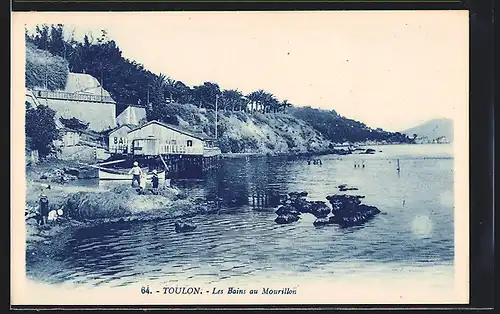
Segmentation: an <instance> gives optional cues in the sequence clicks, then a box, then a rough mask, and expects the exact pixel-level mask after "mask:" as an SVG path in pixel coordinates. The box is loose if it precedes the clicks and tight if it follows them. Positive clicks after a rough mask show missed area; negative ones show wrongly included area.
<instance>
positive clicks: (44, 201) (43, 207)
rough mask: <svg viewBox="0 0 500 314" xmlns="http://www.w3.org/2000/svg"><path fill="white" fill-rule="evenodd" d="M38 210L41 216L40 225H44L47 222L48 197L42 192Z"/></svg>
mask: <svg viewBox="0 0 500 314" xmlns="http://www.w3.org/2000/svg"><path fill="white" fill-rule="evenodd" d="M38 210H39V213H40V218H41V219H40V225H45V224H46V223H47V219H48V216H49V199H48V198H47V195H45V194H44V193H42V194H41V195H40V201H39V207H38Z"/></svg>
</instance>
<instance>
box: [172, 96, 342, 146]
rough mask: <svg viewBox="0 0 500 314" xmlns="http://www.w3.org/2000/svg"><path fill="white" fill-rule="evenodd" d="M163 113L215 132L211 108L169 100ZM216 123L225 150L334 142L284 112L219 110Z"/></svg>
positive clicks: (192, 127) (191, 126)
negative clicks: (201, 107)
mask: <svg viewBox="0 0 500 314" xmlns="http://www.w3.org/2000/svg"><path fill="white" fill-rule="evenodd" d="M164 115H166V116H169V117H170V118H169V119H168V122H169V123H173V124H178V125H180V126H182V127H184V128H186V129H190V130H192V131H194V132H202V133H204V134H206V135H210V136H214V135H215V111H214V110H211V109H208V110H206V109H199V108H198V107H196V106H194V105H190V104H182V105H181V104H177V103H172V104H169V105H168V109H167V110H166V112H164ZM166 122H167V121H166ZM217 125H218V130H217V133H218V138H219V141H220V146H221V150H222V152H224V153H288V152H294V153H305V152H320V151H325V150H328V149H329V148H331V147H332V145H333V144H332V143H331V142H330V141H328V140H327V139H326V138H325V137H324V136H323V135H322V134H321V133H320V132H318V131H316V130H314V129H313V128H312V127H311V126H310V125H309V124H307V123H306V122H304V121H301V120H299V119H297V118H295V117H293V116H292V115H289V114H285V113H273V114H264V113H260V112H255V113H252V114H250V113H246V112H243V111H237V112H231V111H220V112H219V113H218V123H217Z"/></svg>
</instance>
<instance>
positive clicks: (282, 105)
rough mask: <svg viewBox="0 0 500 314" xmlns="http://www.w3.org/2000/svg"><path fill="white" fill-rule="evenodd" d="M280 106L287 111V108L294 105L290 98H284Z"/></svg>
mask: <svg viewBox="0 0 500 314" xmlns="http://www.w3.org/2000/svg"><path fill="white" fill-rule="evenodd" d="M280 107H281V110H282V111H283V112H286V109H287V108H289V107H292V104H291V103H289V102H288V100H286V99H285V100H283V101H282V102H281V103H280Z"/></svg>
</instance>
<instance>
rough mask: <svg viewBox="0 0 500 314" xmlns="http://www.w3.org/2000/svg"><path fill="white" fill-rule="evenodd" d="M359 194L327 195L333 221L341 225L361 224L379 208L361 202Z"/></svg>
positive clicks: (377, 212) (376, 212)
mask: <svg viewBox="0 0 500 314" xmlns="http://www.w3.org/2000/svg"><path fill="white" fill-rule="evenodd" d="M363 197H364V196H361V195H330V196H328V197H327V199H328V201H330V203H331V204H332V207H333V209H332V213H334V216H332V217H330V219H331V221H332V222H333V223H336V224H339V225H341V226H342V227H350V226H356V225H361V224H363V223H365V222H366V221H367V220H369V219H371V218H373V217H374V216H375V215H376V214H379V213H380V210H379V209H378V208H377V207H375V206H370V205H365V204H361V200H360V199H361V198H363Z"/></svg>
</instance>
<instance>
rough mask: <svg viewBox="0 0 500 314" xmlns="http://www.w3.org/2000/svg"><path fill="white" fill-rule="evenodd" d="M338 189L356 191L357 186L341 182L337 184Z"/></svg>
mask: <svg viewBox="0 0 500 314" xmlns="http://www.w3.org/2000/svg"><path fill="white" fill-rule="evenodd" d="M338 188H339V190H340V191H341V192H345V191H357V190H359V189H358V188H356V187H352V186H348V185H347V184H341V185H339V186H338Z"/></svg>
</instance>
